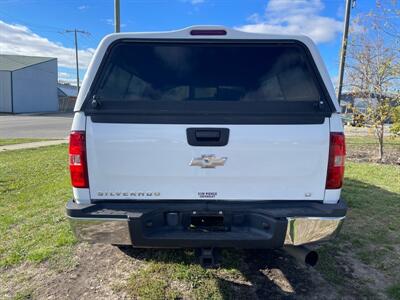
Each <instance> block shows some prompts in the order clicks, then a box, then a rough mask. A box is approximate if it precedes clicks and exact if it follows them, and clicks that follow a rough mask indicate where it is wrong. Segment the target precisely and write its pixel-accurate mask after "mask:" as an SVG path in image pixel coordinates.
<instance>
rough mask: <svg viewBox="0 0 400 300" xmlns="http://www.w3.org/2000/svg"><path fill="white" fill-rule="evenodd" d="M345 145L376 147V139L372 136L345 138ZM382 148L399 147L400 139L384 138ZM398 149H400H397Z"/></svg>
mask: <svg viewBox="0 0 400 300" xmlns="http://www.w3.org/2000/svg"><path fill="white" fill-rule="evenodd" d="M346 144H347V145H349V146H368V145H374V146H378V144H379V143H378V139H377V138H376V137H374V136H372V135H369V136H349V135H347V136H346ZM383 145H384V146H389V147H396V146H397V147H400V137H395V136H393V137H392V136H386V137H385V138H384V140H383ZM399 149H400V148H399Z"/></svg>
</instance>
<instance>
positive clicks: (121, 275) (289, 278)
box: [0, 244, 338, 299]
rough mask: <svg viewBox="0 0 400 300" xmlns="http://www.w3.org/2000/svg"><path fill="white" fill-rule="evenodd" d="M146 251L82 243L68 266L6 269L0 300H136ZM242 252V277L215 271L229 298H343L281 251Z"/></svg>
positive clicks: (313, 273) (221, 288) (320, 278)
mask: <svg viewBox="0 0 400 300" xmlns="http://www.w3.org/2000/svg"><path fill="white" fill-rule="evenodd" d="M150 251H152V252H153V253H154V251H174V250H150ZM143 253H146V250H136V249H133V250H132V251H130V253H127V252H126V251H125V252H122V251H121V250H119V249H118V248H117V247H114V246H110V245H87V244H79V245H78V246H77V247H76V249H75V251H74V255H73V256H72V257H71V258H70V260H72V263H70V264H69V265H70V266H71V267H69V268H67V269H64V270H63V269H58V268H57V267H55V266H53V265H52V264H51V263H50V262H45V263H42V264H38V265H35V264H28V263H25V264H23V265H20V266H18V267H15V268H8V269H4V270H2V271H3V272H2V275H0V286H1V288H0V298H2V299H3V298H5V299H7V298H13V297H15V296H20V295H23V296H24V297H25V298H28V299H30V298H33V299H131V297H130V296H129V293H127V290H126V284H127V280H128V278H129V277H130V276H131V275H132V273H134V271H135V270H138V269H141V268H143V267H145V265H146V259H142V258H143V256H144V255H145V256H146V255H147V254H143ZM240 254H241V256H242V257H243V259H242V262H241V264H240V267H239V268H238V271H239V272H240V273H241V274H240V276H239V277H238V276H234V277H232V276H231V274H230V273H225V274H224V271H223V270H222V269H218V270H215V271H213V272H214V274H215V278H216V280H217V283H218V285H219V287H220V291H221V296H222V297H224V298H226V297H229V298H232V297H233V298H235V299H237V298H241V299H265V298H271V297H272V298H285V299H291V298H294V297H296V298H304V299H305V298H307V299H308V298H318V299H335V298H337V297H338V294H337V292H336V291H335V288H334V287H333V286H332V285H330V284H329V283H328V282H326V281H325V280H324V279H323V278H322V277H321V275H320V274H319V273H318V272H317V271H315V270H314V269H311V268H306V267H303V266H300V265H298V264H297V263H296V262H295V261H294V260H293V259H292V258H291V257H288V256H287V255H286V254H285V253H283V252H281V251H241V253H240ZM150 255H151V254H150ZM221 267H222V268H223V267H224V266H221ZM174 284H175V285H176V288H177V289H178V288H179V289H185V285H184V284H182V283H180V282H175V283H174ZM189 298H191V297H189Z"/></svg>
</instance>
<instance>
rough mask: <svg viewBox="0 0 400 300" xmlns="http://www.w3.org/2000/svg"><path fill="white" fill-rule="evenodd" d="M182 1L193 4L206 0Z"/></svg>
mask: <svg viewBox="0 0 400 300" xmlns="http://www.w3.org/2000/svg"><path fill="white" fill-rule="evenodd" d="M181 1H182V2H185V3H190V4H192V5H197V4H202V3H204V2H206V1H205V0H181Z"/></svg>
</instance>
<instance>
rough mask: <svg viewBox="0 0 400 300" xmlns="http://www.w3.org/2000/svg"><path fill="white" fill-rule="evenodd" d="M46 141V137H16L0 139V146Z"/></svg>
mask: <svg viewBox="0 0 400 300" xmlns="http://www.w3.org/2000/svg"><path fill="white" fill-rule="evenodd" d="M40 141H47V139H34V138H16V139H0V146H6V145H15V144H24V143H31V142H40Z"/></svg>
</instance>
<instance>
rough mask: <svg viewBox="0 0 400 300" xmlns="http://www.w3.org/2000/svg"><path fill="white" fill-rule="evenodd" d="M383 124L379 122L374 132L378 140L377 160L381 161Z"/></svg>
mask: <svg viewBox="0 0 400 300" xmlns="http://www.w3.org/2000/svg"><path fill="white" fill-rule="evenodd" d="M384 130H385V127H384V124H380V125H379V126H378V127H377V129H376V134H377V136H378V142H379V162H382V161H383V135H384Z"/></svg>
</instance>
